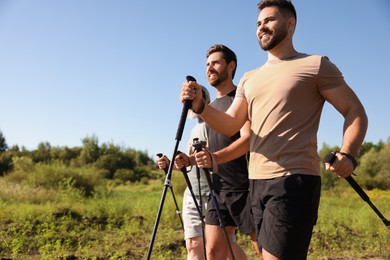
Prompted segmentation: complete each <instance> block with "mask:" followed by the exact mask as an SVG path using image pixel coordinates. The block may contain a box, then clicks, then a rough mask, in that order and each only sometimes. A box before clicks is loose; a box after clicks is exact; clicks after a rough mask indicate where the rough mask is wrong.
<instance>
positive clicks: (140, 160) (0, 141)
mask: <svg viewBox="0 0 390 260" xmlns="http://www.w3.org/2000/svg"><path fill="white" fill-rule="evenodd" d="M21 161H23V162H24V164H25V163H26V162H28V163H29V164H30V165H32V166H34V165H41V164H46V165H50V164H51V165H54V164H56V165H58V164H61V165H63V166H65V167H72V168H83V167H89V168H94V169H96V170H97V171H99V172H100V175H101V176H103V177H104V178H107V179H114V178H119V179H122V180H125V181H132V182H135V181H140V180H141V179H142V178H150V177H151V176H150V174H151V173H150V172H151V169H152V168H153V166H154V161H153V159H151V158H150V157H149V155H148V154H147V152H143V151H138V150H135V149H131V148H124V147H121V146H118V145H115V144H112V143H103V144H101V145H99V140H98V138H97V137H96V136H94V135H93V136H87V137H85V138H83V139H82V146H80V147H72V148H69V147H67V146H65V147H53V146H51V145H50V143H49V142H41V143H39V144H38V146H37V148H36V149H35V150H28V149H26V148H24V147H22V148H20V147H19V146H17V145H14V146H12V147H8V145H7V143H6V139H5V137H4V135H3V133H2V132H1V131H0V176H4V175H6V174H8V173H12V172H13V171H15V170H16V169H17V168H18V166H20V164H21Z"/></svg>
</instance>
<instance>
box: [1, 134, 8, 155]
mask: <svg viewBox="0 0 390 260" xmlns="http://www.w3.org/2000/svg"><path fill="white" fill-rule="evenodd" d="M7 149H8V146H7V143H6V142H5V137H4V135H3V133H2V132H1V131H0V152H5V151H7Z"/></svg>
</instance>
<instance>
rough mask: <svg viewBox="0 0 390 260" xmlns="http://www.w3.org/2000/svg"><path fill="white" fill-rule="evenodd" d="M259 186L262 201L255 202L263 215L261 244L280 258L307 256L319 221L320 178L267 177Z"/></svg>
mask: <svg viewBox="0 0 390 260" xmlns="http://www.w3.org/2000/svg"><path fill="white" fill-rule="evenodd" d="M260 186H261V187H262V191H261V192H260V193H262V195H260V196H257V199H260V201H261V202H256V203H254V204H255V206H256V212H257V214H260V216H257V217H256V224H257V226H258V230H257V231H258V241H259V245H260V246H262V247H263V248H264V249H265V250H266V251H267V252H269V253H271V254H272V255H274V256H277V257H279V258H288V259H305V258H306V255H307V250H308V247H309V244H310V239H311V234H312V230H313V226H314V225H315V223H316V220H317V212H318V206H319V197H320V189H321V181H320V177H317V176H308V175H299V174H297V175H291V176H286V177H282V178H277V179H273V180H265V182H263V185H260ZM257 195H259V194H257ZM254 212H255V211H254Z"/></svg>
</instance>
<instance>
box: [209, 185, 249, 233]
mask: <svg viewBox="0 0 390 260" xmlns="http://www.w3.org/2000/svg"><path fill="white" fill-rule="evenodd" d="M215 198H216V200H217V202H218V207H219V210H220V213H221V217H222V221H223V225H224V226H233V227H237V228H238V230H239V231H240V232H241V233H242V234H250V233H253V232H255V227H254V222H253V216H252V213H251V208H250V206H251V204H250V201H249V192H248V191H245V192H220V193H215ZM206 224H208V225H221V223H220V219H219V216H218V212H217V208H216V207H215V205H214V202H213V200H212V197H211V196H210V198H209V202H208V204H207V213H206Z"/></svg>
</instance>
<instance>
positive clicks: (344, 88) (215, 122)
mask: <svg viewBox="0 0 390 260" xmlns="http://www.w3.org/2000/svg"><path fill="white" fill-rule="evenodd" d="M258 8H259V11H260V12H259V16H258V21H257V37H258V41H259V43H260V46H261V48H262V49H263V50H265V51H267V53H268V60H267V62H266V63H265V64H264V65H262V66H261V67H259V68H257V69H255V70H253V71H250V72H247V73H246V74H245V75H244V76H243V77H242V79H241V80H240V83H239V85H238V88H237V93H236V97H235V99H234V101H233V103H232V105H231V106H230V108H229V109H228V110H227V112H226V113H223V112H221V111H218V110H216V109H213V108H212V107H210V106H208V105H205V103H204V102H203V101H202V99H201V95H200V94H199V93H200V91H199V85H197V84H196V83H194V82H191V83H188V84H185V85H184V86H183V88H182V92H181V100H182V101H184V100H192V109H193V111H195V112H196V113H198V114H200V115H201V116H202V118H203V119H204V120H205V122H206V124H208V125H209V126H210V127H212V128H214V129H215V130H217V131H218V132H221V133H222V134H224V135H226V136H231V135H232V134H234V133H235V132H236V131H237V130H238V129H239V128H240V127H241V126H242V125H243V124H244V123H245V121H246V120H248V119H249V120H250V122H251V137H250V158H251V159H250V162H249V178H250V190H251V194H250V196H251V205H252V212H253V215H254V219H255V225H256V229H257V230H256V233H257V239H258V245H259V247H261V248H262V256H263V259H265V260H266V259H306V257H307V251H308V248H309V244H310V239H311V235H312V230H313V226H314V225H315V223H316V220H317V212H318V205H319V199H320V190H321V179H320V176H319V174H320V173H319V162H320V159H319V157H318V153H317V130H318V126H319V121H320V115H321V111H322V108H323V105H324V102H325V101H327V102H329V103H330V104H332V105H333V106H334V107H335V109H336V110H337V111H339V112H340V114H341V115H342V116H343V117H344V131H343V143H342V147H341V150H340V152H339V153H337V154H336V157H337V158H336V160H335V162H334V163H333V165H329V164H327V165H326V167H327V169H329V170H331V171H333V172H334V173H335V174H336V175H337V176H339V177H342V178H346V177H348V176H350V175H351V174H352V172H353V169H354V167H355V165H354V162H353V156H356V155H357V154H358V152H359V149H360V147H361V144H362V142H363V140H364V137H365V133H366V130H367V124H368V123H367V121H368V120H367V116H366V113H365V110H364V107H363V106H362V104H361V102H360V101H359V99H358V98H357V96H356V95H355V93H354V92H353V90H352V89H351V88H350V87H349V86H348V85H347V84H346V83H345V81H344V78H343V76H342V74H341V73H340V71H339V70H338V69H337V67H336V66H335V65H334V64H332V63H331V62H330V61H329V60H328V59H327V58H326V57H322V56H315V55H307V54H304V53H299V52H297V51H296V50H295V49H294V46H293V41H292V38H293V34H294V31H295V25H296V20H297V17H296V11H295V8H294V6H293V5H292V3H291V2H290V1H286V0H273V1H272V0H263V1H261V2H260V3H259V5H258ZM345 154H347V155H345ZM351 158H352V160H351Z"/></svg>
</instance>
